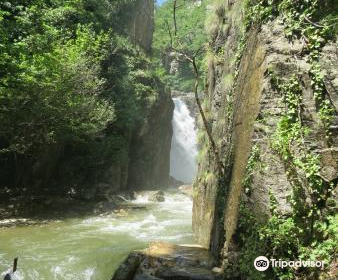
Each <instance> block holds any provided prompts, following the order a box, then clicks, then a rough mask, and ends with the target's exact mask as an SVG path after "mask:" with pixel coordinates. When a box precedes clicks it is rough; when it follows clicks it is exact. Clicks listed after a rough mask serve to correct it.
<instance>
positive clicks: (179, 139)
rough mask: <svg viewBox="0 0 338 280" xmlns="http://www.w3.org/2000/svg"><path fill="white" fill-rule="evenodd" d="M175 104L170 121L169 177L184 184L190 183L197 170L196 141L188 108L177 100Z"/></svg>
mask: <svg viewBox="0 0 338 280" xmlns="http://www.w3.org/2000/svg"><path fill="white" fill-rule="evenodd" d="M173 100H174V103H175V109H174V116H173V120H172V126H173V138H172V142H171V152H170V175H171V176H173V177H174V178H175V179H177V180H180V181H183V182H185V183H191V182H192V181H193V179H194V176H195V174H196V170H197V164H196V156H197V141H196V129H195V119H194V117H193V116H191V113H190V111H189V109H188V106H187V105H186V104H185V102H183V101H182V100H181V99H179V98H173Z"/></svg>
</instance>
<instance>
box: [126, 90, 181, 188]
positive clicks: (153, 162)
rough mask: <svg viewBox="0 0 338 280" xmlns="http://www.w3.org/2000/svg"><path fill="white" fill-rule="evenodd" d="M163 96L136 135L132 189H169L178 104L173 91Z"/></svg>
mask: <svg viewBox="0 0 338 280" xmlns="http://www.w3.org/2000/svg"><path fill="white" fill-rule="evenodd" d="M162 90H163V93H162V95H161V96H160V97H159V98H158V100H157V101H156V102H155V104H154V105H153V106H151V108H150V111H149V114H148V117H147V119H146V121H145V122H144V123H142V124H141V125H140V126H139V127H137V128H136V130H135V131H134V133H133V136H132V139H131V146H130V152H129V176H128V182H127V185H128V188H129V189H144V188H150V189H158V188H163V187H168V186H169V171H170V161H169V159H170V146H171V137H172V126H171V120H172V117H173V111H174V103H173V101H172V99H171V96H170V92H168V91H166V90H165V89H164V87H163V88H162Z"/></svg>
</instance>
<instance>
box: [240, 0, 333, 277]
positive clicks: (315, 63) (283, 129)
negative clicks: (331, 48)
mask: <svg viewBox="0 0 338 280" xmlns="http://www.w3.org/2000/svg"><path fill="white" fill-rule="evenodd" d="M247 11H248V12H247V14H246V21H245V22H246V30H247V33H246V34H245V35H244V38H245V37H246V36H247V34H248V31H249V30H250V29H252V28H258V29H259V28H260V26H261V25H262V24H264V23H266V22H268V21H271V20H274V19H276V18H279V19H280V20H281V21H282V22H283V24H284V30H285V36H286V37H287V38H289V39H290V40H293V39H295V38H297V39H299V40H301V42H303V49H302V51H301V53H299V54H298V55H300V56H305V57H306V58H307V60H308V62H309V64H310V71H309V74H310V78H311V86H312V90H313V95H314V100H315V102H316V105H317V112H318V115H319V118H320V120H321V123H322V126H323V128H324V129H325V132H326V133H325V134H326V138H327V139H328V145H330V137H331V132H330V126H331V124H332V120H333V117H334V115H335V109H334V106H333V104H332V102H331V100H330V99H329V96H328V93H327V90H326V87H325V79H324V74H323V72H322V70H321V66H320V64H319V58H320V54H321V50H322V48H323V46H324V45H325V44H326V43H327V42H328V41H329V40H330V39H332V38H334V36H335V35H336V34H337V25H335V24H334V22H335V20H336V19H337V6H336V4H335V1H331V0H326V1H317V0H314V1H311V0H305V1H296V0H257V1H251V2H249V4H248V7H247ZM239 49H240V48H239ZM243 50H244V49H243ZM243 50H242V51H241V52H240V53H239V57H241V56H242V54H243ZM269 75H270V78H271V84H272V85H273V86H274V87H275V89H276V90H277V91H278V92H279V93H280V94H281V95H282V96H283V102H284V106H285V112H284V113H283V115H282V116H281V118H280V121H279V122H278V124H277V129H276V131H275V133H274V135H273V137H272V141H271V146H272V148H273V149H274V150H275V151H276V152H277V153H278V154H279V155H280V157H281V158H282V159H283V161H284V163H285V168H286V171H287V175H288V178H289V182H290V183H291V185H292V188H293V191H292V194H291V195H290V196H289V198H288V202H289V203H290V205H291V208H292V211H291V213H290V214H289V215H288V216H285V215H284V214H282V213H278V211H276V209H277V208H276V205H275V203H276V201H277V200H276V198H275V197H274V196H273V195H272V193H270V203H271V205H270V211H271V213H270V215H271V216H270V218H269V219H268V220H267V222H261V221H259V220H258V219H256V218H255V217H254V216H253V214H252V213H251V212H250V211H249V210H248V209H247V207H246V206H245V205H244V203H242V206H241V209H240V215H241V218H240V220H239V226H238V232H239V244H240V245H242V246H241V248H242V249H241V252H240V260H239V267H240V271H241V272H242V273H243V274H244V275H250V277H251V278H252V279H317V278H318V277H319V275H320V272H319V271H318V270H314V269H311V268H303V269H301V270H299V269H298V270H296V269H290V268H289V269H280V268H276V267H275V268H273V269H272V270H270V271H268V272H267V273H266V274H264V275H262V274H261V273H259V274H255V272H254V273H252V266H250V265H248V263H250V262H251V263H252V261H253V260H254V259H255V257H257V254H258V255H259V254H261V255H265V256H267V257H271V258H277V259H280V258H284V259H286V260H295V259H300V258H301V259H310V260H323V261H325V263H326V264H327V266H326V267H325V270H326V273H328V270H329V267H328V264H330V263H332V262H333V261H334V260H335V257H336V256H337V249H336V248H337V246H338V238H337V236H338V226H337V219H338V216H337V214H335V213H334V210H333V208H334V207H335V206H334V205H335V203H334V202H333V200H332V199H331V198H330V196H331V192H332V188H333V185H332V184H329V183H327V182H326V181H324V180H323V178H322V177H321V174H320V170H321V166H320V157H319V155H318V154H316V153H315V152H313V151H311V150H310V149H307V148H306V145H305V141H304V138H306V136H307V135H308V133H310V131H311V129H310V128H309V127H307V126H305V125H304V123H303V120H302V114H301V113H302V85H301V82H300V79H299V77H298V75H297V74H295V75H293V76H292V77H291V78H289V79H288V80H280V79H278V78H277V76H276V75H274V73H273V72H270V73H269ZM248 165H252V163H248ZM251 172H252V171H251ZM249 182H250V181H249ZM247 188H248V187H247ZM248 189H250V187H249V188H248ZM248 195H250V192H249V193H248ZM332 202H333V203H332ZM331 204H333V206H330V205H331ZM248 244H249V245H248ZM247 245H248V246H249V248H248V247H246V246H247ZM321 273H323V271H322V272H321ZM264 277H265V278H264ZM322 277H325V276H323V275H322Z"/></svg>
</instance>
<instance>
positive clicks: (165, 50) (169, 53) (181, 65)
mask: <svg viewBox="0 0 338 280" xmlns="http://www.w3.org/2000/svg"><path fill="white" fill-rule="evenodd" d="M207 2H208V1H202V4H201V5H197V4H196V2H195V1H192V0H189V1H180V0H178V1H177V7H178V8H177V11H176V27H177V29H176V34H175V25H174V20H173V15H174V14H173V5H174V1H173V0H169V1H166V2H165V3H163V4H162V5H161V6H159V7H157V8H156V11H155V32H154V38H153V53H154V57H155V59H154V60H155V63H156V64H157V67H158V68H159V69H162V70H158V71H159V72H161V73H162V79H163V80H164V81H165V83H166V84H167V85H168V86H170V87H171V88H172V89H176V90H182V91H186V92H189V91H192V90H193V85H194V79H195V76H194V73H193V69H191V65H190V63H189V62H187V61H186V60H185V59H184V58H182V57H181V55H179V54H178V53H175V51H173V50H172V48H175V49H177V50H180V51H182V52H184V53H186V54H187V55H189V56H192V55H193V54H194V53H195V52H197V51H200V55H199V56H198V57H197V66H198V68H199V69H202V68H203V65H204V64H203V46H204V44H205V43H206V39H207V38H206V34H205V30H204V17H205V14H206V7H207ZM174 59H176V60H177V62H178V67H177V71H174V73H171V74H170V73H169V72H170V62H171V61H172V60H174ZM200 74H201V75H202V77H201V81H202V82H203V75H204V73H203V72H202V73H200Z"/></svg>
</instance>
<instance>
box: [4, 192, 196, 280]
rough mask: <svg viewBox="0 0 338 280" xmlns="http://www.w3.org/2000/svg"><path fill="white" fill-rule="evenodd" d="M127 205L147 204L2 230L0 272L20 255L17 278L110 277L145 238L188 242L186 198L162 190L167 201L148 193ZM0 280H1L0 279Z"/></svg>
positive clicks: (79, 279)
mask: <svg viewBox="0 0 338 280" xmlns="http://www.w3.org/2000/svg"><path fill="white" fill-rule="evenodd" d="M130 203H131V204H134V205H135V204H136V205H142V206H145V208H140V209H133V210H129V212H128V214H126V215H123V216H121V217H117V216H116V215H102V216H89V217H82V218H72V219H63V220H57V221H52V222H49V223H46V224H37V225H28V226H16V227H11V228H0V273H1V272H3V273H2V274H1V275H2V277H3V275H4V272H5V271H6V270H8V269H9V268H10V267H11V266H12V260H13V258H14V257H19V262H18V272H17V273H16V274H17V278H16V279H25V280H33V279H34V280H63V279H67V280H89V279H90V280H109V279H111V276H112V274H113V272H114V270H115V269H116V268H117V266H118V265H119V264H120V263H121V261H122V260H123V259H124V258H125V257H126V256H127V255H128V253H129V252H130V251H132V250H134V249H142V248H145V247H147V245H148V244H149V242H151V241H156V240H162V241H168V242H172V243H177V244H180V243H192V232H191V210H192V201H191V199H190V198H189V197H187V196H185V195H183V194H178V193H174V192H166V200H165V202H157V203H151V202H148V201H147V197H146V195H143V196H139V197H137V199H136V200H134V201H131V202H130ZM1 279H2V278H1Z"/></svg>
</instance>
